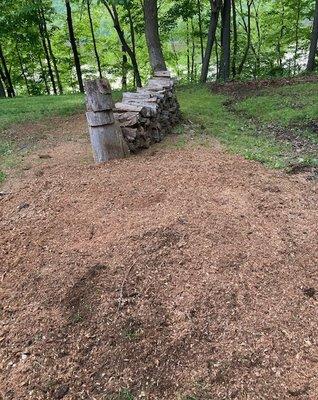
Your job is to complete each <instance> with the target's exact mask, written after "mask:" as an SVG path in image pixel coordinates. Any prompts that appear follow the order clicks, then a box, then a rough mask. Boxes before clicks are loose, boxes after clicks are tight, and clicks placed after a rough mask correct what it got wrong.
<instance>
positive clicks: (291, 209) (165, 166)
mask: <svg viewBox="0 0 318 400" xmlns="http://www.w3.org/2000/svg"><path fill="white" fill-rule="evenodd" d="M73 118H74V119H73V125H72V118H70V119H69V124H70V126H71V127H73V129H70V131H72V135H73V138H74V137H76V133H78V138H77V139H76V140H75V139H72V140H69V141H64V140H62V139H63V138H62V136H61V135H60V134H59V133H56V136H54V129H53V130H52V132H51V133H52V138H53V137H55V141H54V140H53V139H52V138H51V139H49V138H46V139H43V141H41V142H40V143H38V147H37V148H36V149H35V150H34V151H33V152H32V153H31V154H30V155H28V156H26V157H25V161H24V165H28V168H27V169H23V168H22V169H21V171H20V173H19V175H18V176H13V177H11V178H10V179H9V180H8V181H7V182H6V184H5V186H4V187H3V188H2V189H1V190H2V195H1V196H0V202H1V222H0V225H1V247H0V252H1V260H2V262H1V265H0V268H1V270H0V282H1V292H0V304H1V305H0V313H1V321H0V329H1V331H0V371H1V372H0V398H1V399H4V400H8V399H17V400H23V399H32V400H37V399H63V400H66V399H67V400H71V399H72V400H78V399H87V400H88V399H90V400H91V399H98V400H101V399H107V400H111V399H113V400H114V399H126V400H128V399H132V398H135V399H139V398H140V399H149V400H154V399H156V400H157V399H158V400H159V399H160V400H172V399H173V400H174V399H176V400H178V399H179V400H181V399H182V400H186V399H188V400H190V399H196V400H199V399H200V400H211V399H213V400H221V399H242V400H243V399H249V400H252V399H253V400H254V399H255V400H259V399H268V400H273V399H277V400H278V399H279V400H283V399H291V398H296V399H310V400H315V399H317V398H318V380H317V374H318V347H317V345H318V321H317V308H318V295H317V292H318V268H317V267H318V212H317V211H318V210H317V209H318V207H317V198H318V185H317V181H315V180H313V181H307V180H306V174H300V175H286V174H284V173H282V172H273V171H269V170H266V169H265V168H264V167H263V166H262V165H260V164H258V163H255V162H251V161H246V160H244V159H243V158H241V157H238V156H233V155H229V154H226V153H224V152H223V151H222V150H221V149H220V148H219V146H215V145H213V144H212V146H211V147H207V146H201V147H200V146H197V147H195V146H194V147H192V148H190V147H188V148H186V149H181V150H180V149H179V150H177V149H172V148H167V147H164V146H157V147H156V146H155V147H154V148H152V149H150V150H149V151H146V152H143V153H141V154H139V155H138V156H134V157H131V158H129V159H126V160H120V161H113V162H111V163H108V164H107V165H101V166H93V165H92V161H91V154H90V147H89V143H88V141H87V139H86V138H85V137H84V136H83V132H84V131H85V123H84V121H83V119H80V118H77V117H73ZM59 129H63V128H59ZM59 129H57V131H58V132H59ZM40 155H48V157H44V158H40ZM131 396H134V397H131Z"/></svg>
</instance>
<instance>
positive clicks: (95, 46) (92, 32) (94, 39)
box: [86, 0, 103, 78]
mask: <svg viewBox="0 0 318 400" xmlns="http://www.w3.org/2000/svg"><path fill="white" fill-rule="evenodd" d="M86 4H87V13H88V18H89V25H90V28H91V35H92V40H93V46H94V53H95V58H96V63H97V69H98V73H99V77H100V78H102V77H103V74H102V68H101V63H100V58H99V54H98V50H97V45H96V38H95V32H94V24H93V18H92V12H91V0H86Z"/></svg>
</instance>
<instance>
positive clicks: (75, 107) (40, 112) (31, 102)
mask: <svg viewBox="0 0 318 400" xmlns="http://www.w3.org/2000/svg"><path fill="white" fill-rule="evenodd" d="M83 104H84V96H83V95H81V94H76V95H63V96H34V97H16V98H14V99H1V100H0V131H3V130H5V129H7V128H9V127H10V126H11V125H13V124H21V123H23V122H33V121H39V120H41V119H43V118H46V117H51V116H58V115H60V116H64V115H71V114H72V113H75V112H77V111H80V110H84V106H83Z"/></svg>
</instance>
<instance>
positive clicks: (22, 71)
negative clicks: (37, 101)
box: [15, 43, 31, 96]
mask: <svg viewBox="0 0 318 400" xmlns="http://www.w3.org/2000/svg"><path fill="white" fill-rule="evenodd" d="M15 48H16V50H17V56H18V60H19V64H20V69H21V74H22V76H23V79H24V83H25V86H26V89H27V92H28V95H29V96H31V91H30V88H29V83H28V77H27V75H26V72H25V69H24V65H23V61H22V58H21V54H20V51H19V47H18V44H17V43H16V45H15Z"/></svg>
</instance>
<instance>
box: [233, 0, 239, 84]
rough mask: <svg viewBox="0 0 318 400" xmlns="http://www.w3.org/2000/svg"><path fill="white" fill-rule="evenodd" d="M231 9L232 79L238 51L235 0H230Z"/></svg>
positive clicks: (234, 73)
mask: <svg viewBox="0 0 318 400" xmlns="http://www.w3.org/2000/svg"><path fill="white" fill-rule="evenodd" d="M232 9H233V17H232V22H233V59H232V75H233V78H235V76H236V59H237V50H238V37H237V20H236V4H235V0H232Z"/></svg>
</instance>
